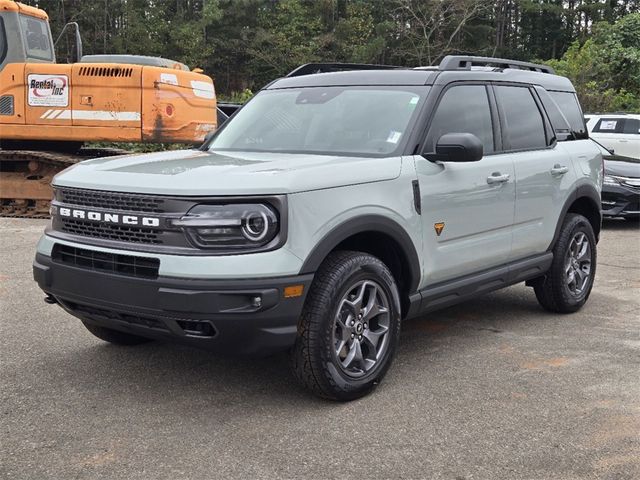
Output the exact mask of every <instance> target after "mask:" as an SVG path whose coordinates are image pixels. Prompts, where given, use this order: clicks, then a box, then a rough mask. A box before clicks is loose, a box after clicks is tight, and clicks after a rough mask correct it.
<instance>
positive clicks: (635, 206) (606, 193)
mask: <svg viewBox="0 0 640 480" xmlns="http://www.w3.org/2000/svg"><path fill="white" fill-rule="evenodd" d="M602 215H603V216H605V217H639V216H640V192H637V191H632V190H631V189H629V188H626V187H623V186H617V185H603V187H602Z"/></svg>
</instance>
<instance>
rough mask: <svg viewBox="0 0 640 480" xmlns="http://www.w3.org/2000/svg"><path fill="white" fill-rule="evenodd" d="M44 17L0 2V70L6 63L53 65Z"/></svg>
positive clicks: (47, 25) (53, 53) (52, 48)
mask: <svg viewBox="0 0 640 480" xmlns="http://www.w3.org/2000/svg"><path fill="white" fill-rule="evenodd" d="M55 61H56V57H55V52H54V45H53V38H52V36H51V29H50V28H49V22H48V17H47V14H46V13H45V12H44V11H43V10H40V9H38V8H34V7H29V6H27V5H23V4H21V3H16V2H13V1H8V0H0V70H2V69H3V68H4V66H5V65H7V64H9V63H26V62H33V63H55Z"/></svg>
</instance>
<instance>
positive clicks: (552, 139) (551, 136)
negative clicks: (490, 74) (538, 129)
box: [489, 81, 558, 154]
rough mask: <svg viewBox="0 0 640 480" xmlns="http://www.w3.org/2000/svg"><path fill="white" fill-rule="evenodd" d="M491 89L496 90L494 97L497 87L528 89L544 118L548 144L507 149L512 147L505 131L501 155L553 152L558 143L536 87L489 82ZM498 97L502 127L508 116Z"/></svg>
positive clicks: (513, 83) (515, 83)
mask: <svg viewBox="0 0 640 480" xmlns="http://www.w3.org/2000/svg"><path fill="white" fill-rule="evenodd" d="M489 83H490V86H491V89H492V90H494V95H495V87H520V88H526V89H527V90H529V94H530V95H531V97H532V98H533V101H534V103H535V104H536V107H537V108H538V112H539V114H540V116H541V117H542V123H543V127H544V135H545V143H546V144H547V146H546V147H535V148H517V149H516V148H507V147H510V144H509V141H508V138H507V134H506V132H505V131H502V130H501V132H502V146H503V150H502V151H501V152H499V153H503V154H504V153H521V152H539V151H542V150H553V149H554V148H555V147H556V145H557V144H558V141H557V139H556V137H555V134H554V132H553V129H552V127H551V122H550V121H549V118H548V117H547V112H546V111H545V110H544V108H543V106H542V103H541V101H540V99H539V98H538V95H537V94H536V92H535V89H534V88H533V87H534V85H533V84H530V83H517V82H495V81H492V82H489ZM495 97H496V104H497V107H498V115H499V118H500V126H501V127H502V126H503V125H505V124H506V115H505V113H504V111H503V109H502V106H501V105H500V102H499V101H498V100H497V95H495Z"/></svg>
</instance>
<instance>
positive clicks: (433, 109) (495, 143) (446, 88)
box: [414, 80, 504, 157]
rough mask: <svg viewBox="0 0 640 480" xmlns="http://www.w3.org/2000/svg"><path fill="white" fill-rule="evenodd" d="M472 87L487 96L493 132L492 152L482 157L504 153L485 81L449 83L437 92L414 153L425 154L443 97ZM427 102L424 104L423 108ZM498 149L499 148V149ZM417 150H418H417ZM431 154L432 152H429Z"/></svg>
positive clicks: (498, 125)
mask: <svg viewBox="0 0 640 480" xmlns="http://www.w3.org/2000/svg"><path fill="white" fill-rule="evenodd" d="M472 85H478V86H482V87H484V89H485V92H486V94H487V101H488V103H489V112H490V117H491V129H492V130H493V152H489V153H486V152H484V153H483V157H489V156H491V155H500V154H502V153H504V152H503V151H502V150H501V148H502V137H501V131H502V130H501V125H500V123H499V117H498V112H497V109H496V108H497V104H496V102H495V97H492V92H491V91H490V90H491V88H490V82H488V81H486V80H463V81H456V82H451V83H448V84H446V85H445V86H443V87H442V88H441V90H440V92H438V94H437V98H436V99H435V101H434V102H433V106H432V107H431V108H430V109H429V111H428V117H427V121H426V125H425V128H424V130H423V135H422V136H421V142H420V143H419V144H418V145H417V146H416V149H415V150H414V153H415V152H417V153H420V152H422V153H427V152H424V145H425V144H426V142H427V139H428V138H429V131H430V130H431V125H432V123H433V119H434V117H435V115H436V112H437V111H438V107H440V104H441V103H442V98H443V97H444V95H445V94H446V93H447V92H448V91H449V90H450V89H452V88H455V87H461V86H472ZM426 103H427V102H425V107H426V106H427V105H426ZM499 147H500V148H499ZM418 148H419V149H420V150H418ZM429 153H432V152H429Z"/></svg>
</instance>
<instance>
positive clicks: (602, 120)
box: [585, 113, 640, 158]
mask: <svg viewBox="0 0 640 480" xmlns="http://www.w3.org/2000/svg"><path fill="white" fill-rule="evenodd" d="M585 121H586V123H587V129H588V130H589V136H590V137H591V138H593V139H594V140H597V141H598V142H599V143H601V144H602V145H604V146H605V147H606V148H608V149H609V150H613V152H614V153H615V154H616V155H622V156H625V157H632V158H640V115H634V114H626V113H615V114H610V115H609V114H598V115H592V114H588V115H585Z"/></svg>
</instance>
